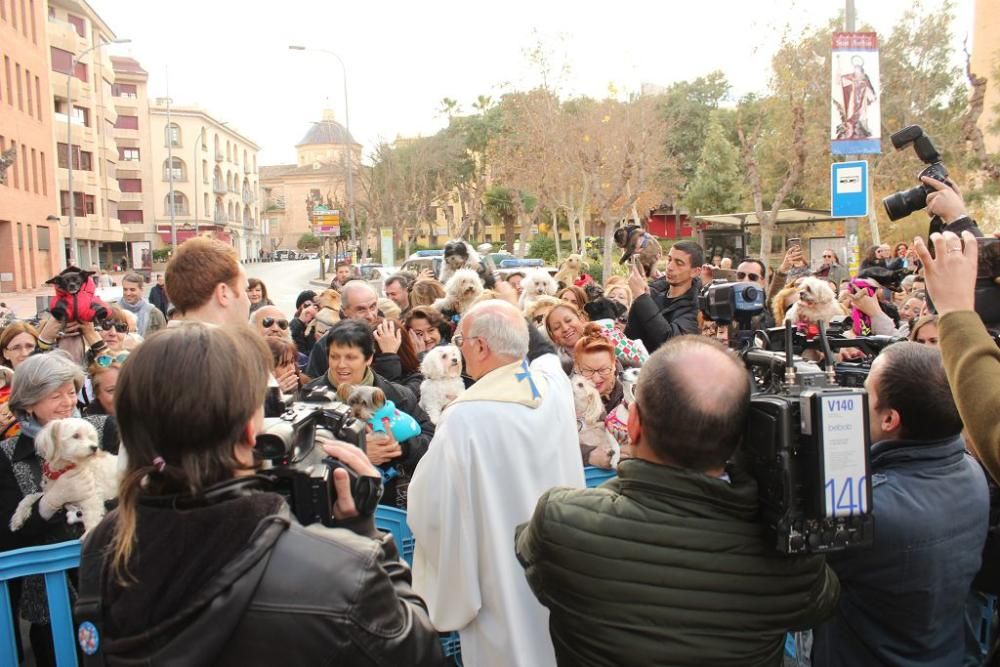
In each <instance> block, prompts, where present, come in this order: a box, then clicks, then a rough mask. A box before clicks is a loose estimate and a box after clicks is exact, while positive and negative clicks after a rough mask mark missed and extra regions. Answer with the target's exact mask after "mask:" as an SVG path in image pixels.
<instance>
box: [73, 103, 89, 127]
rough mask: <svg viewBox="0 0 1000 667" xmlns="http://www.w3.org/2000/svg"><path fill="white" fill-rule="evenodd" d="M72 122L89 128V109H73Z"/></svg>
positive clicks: (76, 107)
mask: <svg viewBox="0 0 1000 667" xmlns="http://www.w3.org/2000/svg"><path fill="white" fill-rule="evenodd" d="M72 118H73V122H74V123H77V124H79V125H83V126H84V127H90V109H87V108H86V107H78V106H74V107H73V117H72Z"/></svg>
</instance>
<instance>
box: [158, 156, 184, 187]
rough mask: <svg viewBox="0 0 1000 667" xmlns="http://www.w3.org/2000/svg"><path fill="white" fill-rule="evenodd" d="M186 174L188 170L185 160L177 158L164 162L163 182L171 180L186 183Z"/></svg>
mask: <svg viewBox="0 0 1000 667" xmlns="http://www.w3.org/2000/svg"><path fill="white" fill-rule="evenodd" d="M186 172H187V169H186V165H185V164H184V160H182V159H180V158H179V157H175V158H173V159H172V160H171V159H170V158H167V159H166V160H164V161H163V180H165V181H169V180H170V179H171V178H173V180H174V181H186V180H187V173H186Z"/></svg>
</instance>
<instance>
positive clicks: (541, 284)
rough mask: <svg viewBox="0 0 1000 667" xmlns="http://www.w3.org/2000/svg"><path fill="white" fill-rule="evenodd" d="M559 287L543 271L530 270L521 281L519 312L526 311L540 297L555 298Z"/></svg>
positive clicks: (553, 279) (547, 273)
mask: <svg viewBox="0 0 1000 667" xmlns="http://www.w3.org/2000/svg"><path fill="white" fill-rule="evenodd" d="M558 290H559V285H558V284H557V283H556V280H555V278H553V277H552V276H550V275H549V272H548V271H546V270H545V269H530V270H529V271H527V272H526V273H525V275H524V280H522V281H521V299H520V304H521V310H525V311H526V310H528V308H529V307H530V306H531V304H532V303H534V302H535V300H537V299H538V297H540V296H555V295H556V292H557V291H558Z"/></svg>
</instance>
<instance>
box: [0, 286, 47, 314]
mask: <svg viewBox="0 0 1000 667" xmlns="http://www.w3.org/2000/svg"><path fill="white" fill-rule="evenodd" d="M53 294H55V291H54V290H53V289H52V286H51V285H46V286H45V287H44V288H38V289H34V290H26V291H23V292H2V293H0V303H5V304H7V308H8V309H9V310H12V311H13V312H14V315H15V316H16V317H18V318H29V317H34V316H35V313H36V312H37V309H36V307H35V297H37V296H44V297H46V299H47V298H48V297H50V296H52V295H53Z"/></svg>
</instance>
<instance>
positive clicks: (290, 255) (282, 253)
mask: <svg viewBox="0 0 1000 667" xmlns="http://www.w3.org/2000/svg"><path fill="white" fill-rule="evenodd" d="M298 258H299V253H297V252H295V251H294V250H286V249H282V250H276V251H275V253H274V261H276V262H284V261H285V260H292V259H298Z"/></svg>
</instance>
